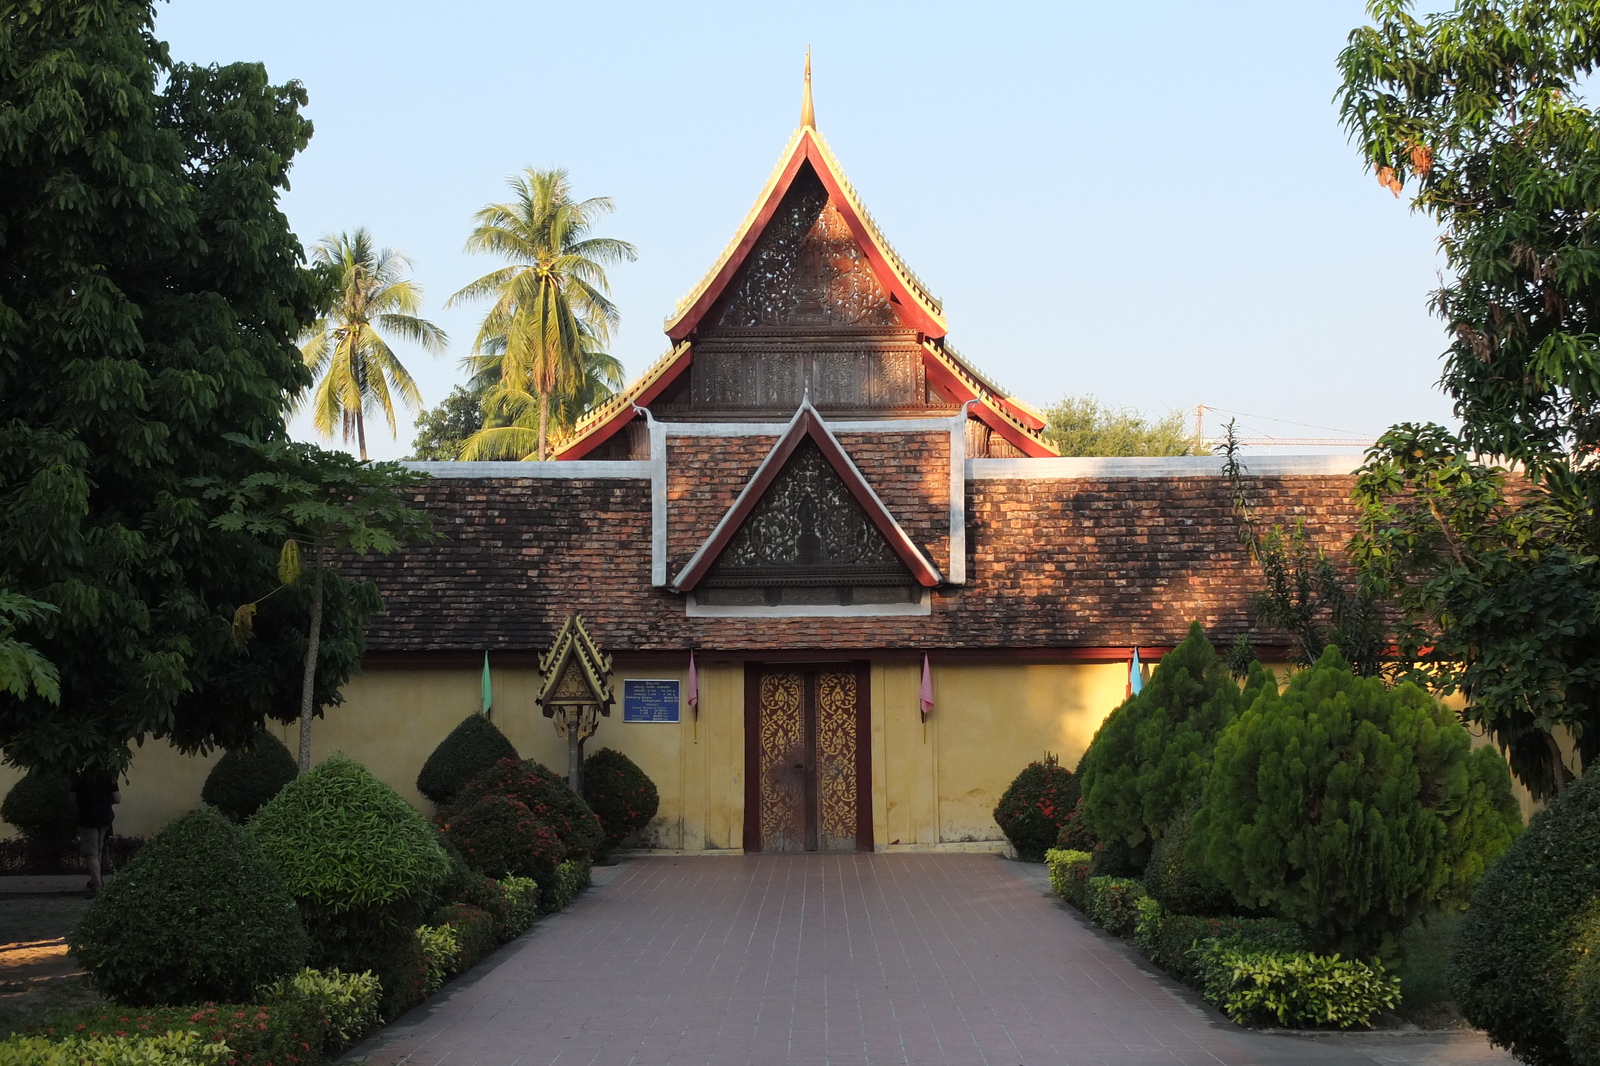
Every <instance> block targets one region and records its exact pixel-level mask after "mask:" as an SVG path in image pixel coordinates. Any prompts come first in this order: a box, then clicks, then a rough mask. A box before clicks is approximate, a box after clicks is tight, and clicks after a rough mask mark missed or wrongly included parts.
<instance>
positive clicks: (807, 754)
mask: <svg viewBox="0 0 1600 1066" xmlns="http://www.w3.org/2000/svg"><path fill="white" fill-rule="evenodd" d="M869 677H870V672H869V670H868V666H867V664H866V663H824V664H809V663H808V664H793V665H791V664H782V663H768V664H761V663H751V664H748V665H747V666H746V667H745V805H744V848H745V850H746V851H871V850H872V751H871V739H872V729H871V725H870V723H871V715H870V707H869V705H868V691H869V689H868V680H869Z"/></svg>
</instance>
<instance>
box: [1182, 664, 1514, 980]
mask: <svg viewBox="0 0 1600 1066" xmlns="http://www.w3.org/2000/svg"><path fill="white" fill-rule="evenodd" d="M1521 821H1522V820H1521V816H1520V813H1519V810H1518V808H1517V804H1516V801H1515V799H1513V798H1512V795H1511V779H1510V773H1509V771H1508V770H1507V769H1506V765H1505V760H1503V759H1501V758H1500V756H1499V754H1498V753H1497V752H1496V751H1495V750H1494V749H1493V748H1489V747H1483V748H1478V749H1476V750H1473V749H1472V746H1471V738H1470V737H1468V735H1467V731H1466V730H1465V729H1463V728H1462V727H1461V725H1460V723H1459V722H1457V721H1456V719H1455V716H1454V715H1452V714H1451V713H1450V712H1449V711H1447V710H1445V709H1444V708H1443V707H1440V706H1439V705H1438V704H1437V703H1435V702H1434V700H1433V698H1432V697H1431V696H1429V695H1428V694H1427V693H1426V692H1424V691H1423V690H1422V689H1420V688H1418V687H1416V686H1415V685H1410V684H1403V685H1397V686H1396V687H1394V688H1388V687H1386V686H1385V685H1384V683H1383V682H1382V681H1381V680H1379V679H1378V678H1362V677H1357V676H1356V675H1355V674H1354V673H1353V672H1352V671H1351V669H1350V665H1349V663H1347V662H1346V661H1345V660H1344V659H1343V658H1342V657H1341V656H1340V655H1339V653H1338V651H1337V650H1336V649H1331V648H1330V649H1329V650H1328V651H1327V652H1326V653H1324V654H1323V656H1322V658H1321V659H1319V660H1318V661H1317V663H1316V665H1315V666H1313V667H1312V668H1311V669H1309V670H1303V671H1301V672H1300V673H1298V674H1296V675H1295V676H1294V677H1293V678H1292V679H1291V680H1290V682H1289V686H1288V688H1287V690H1286V691H1285V692H1284V693H1283V695H1281V696H1280V695H1279V694H1278V693H1277V692H1276V691H1275V690H1273V689H1270V688H1269V689H1264V690H1263V691H1262V692H1261V694H1260V696H1259V697H1258V698H1257V699H1256V701H1255V703H1253V704H1252V705H1251V707H1250V709H1249V710H1247V711H1245V712H1244V713H1243V714H1242V715H1240V716H1239V718H1238V720H1237V721H1235V722H1234V723H1233V724H1232V725H1230V726H1229V727H1228V728H1227V730H1225V731H1224V732H1223V734H1222V736H1221V737H1220V738H1219V739H1218V740H1217V745H1216V749H1215V751H1214V753H1213V756H1212V770H1211V775H1210V778H1209V779H1208V780H1207V782H1206V788H1205V796H1204V800H1203V803H1202V805H1201V808H1200V811H1199V813H1198V814H1197V815H1196V816H1195V819H1194V834H1195V842H1194V843H1195V847H1196V849H1201V850H1203V853H1204V855H1205V864H1206V867H1207V868H1208V869H1209V870H1210V871H1211V872H1212V873H1213V874H1215V875H1216V876H1217V878H1218V879H1219V880H1221V881H1222V883H1223V884H1224V885H1226V886H1227V887H1228V889H1229V890H1230V891H1231V892H1232V893H1233V896H1234V898H1235V899H1237V900H1238V901H1239V902H1240V903H1242V904H1244V905H1245V906H1248V907H1264V908H1267V909H1269V910H1270V911H1271V912H1272V913H1274V914H1276V915H1278V916H1279V917H1282V918H1287V919H1289V920H1291V921H1294V922H1297V923H1299V924H1300V925H1301V926H1303V927H1304V928H1305V929H1306V931H1307V933H1308V935H1309V936H1310V937H1311V940H1312V945H1313V947H1315V948H1317V949H1318V950H1338V951H1344V952H1346V953H1349V954H1355V955H1370V954H1372V953H1374V952H1375V951H1376V950H1377V949H1378V948H1379V947H1380V945H1382V944H1383V943H1384V942H1385V940H1386V939H1390V938H1392V937H1395V936H1398V935H1399V934H1400V933H1401V932H1402V931H1403V930H1405V929H1406V927H1407V926H1409V925H1411V924H1412V923H1413V922H1415V921H1416V920H1417V918H1419V917H1420V916H1421V915H1422V914H1423V913H1424V912H1426V911H1428V910H1431V909H1433V908H1435V907H1437V906H1439V905H1441V904H1444V903H1447V902H1450V901H1459V900H1465V899H1466V898H1467V896H1468V894H1469V893H1470V892H1471V890H1472V886H1473V884H1474V883H1475V882H1476V881H1477V879H1478V877H1479V875H1480V874H1481V873H1482V871H1483V869H1484V867H1485V866H1486V865H1487V864H1488V863H1490V862H1493V861H1494V859H1495V858H1496V857H1497V856H1498V855H1499V854H1500V853H1501V852H1502V851H1504V850H1505V848H1506V847H1507V846H1508V845H1509V844H1510V843H1511V840H1512V838H1513V836H1514V834H1515V833H1516V832H1517V830H1518V829H1520V828H1521Z"/></svg>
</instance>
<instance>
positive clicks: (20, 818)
mask: <svg viewBox="0 0 1600 1066" xmlns="http://www.w3.org/2000/svg"><path fill="white" fill-rule="evenodd" d="M0 819H4V820H5V821H7V822H10V823H11V824H12V825H14V826H16V827H17V831H18V832H19V833H21V834H22V837H23V839H24V841H25V842H26V843H27V849H28V855H29V861H30V862H32V863H43V864H45V865H51V866H53V865H54V864H55V863H56V862H58V861H60V854H61V852H62V851H63V850H64V849H65V848H66V846H67V845H68V844H70V843H71V842H72V841H74V840H75V839H77V836H78V808H77V805H76V803H74V801H73V798H72V783H71V782H70V781H69V780H68V779H67V778H66V776H65V775H63V774H58V773H52V772H51V771H49V770H29V771H28V772H27V773H26V774H25V775H23V777H22V780H20V781H18V782H17V783H16V784H14V785H12V786H11V791H9V792H7V793H6V798H5V800H4V801H0Z"/></svg>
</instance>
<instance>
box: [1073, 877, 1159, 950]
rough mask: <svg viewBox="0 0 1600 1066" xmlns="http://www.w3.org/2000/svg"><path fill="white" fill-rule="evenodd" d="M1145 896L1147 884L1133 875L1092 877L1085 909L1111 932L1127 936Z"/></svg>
mask: <svg viewBox="0 0 1600 1066" xmlns="http://www.w3.org/2000/svg"><path fill="white" fill-rule="evenodd" d="M1144 898H1145V893H1144V886H1143V885H1141V884H1140V883H1139V882H1137V881H1135V880H1134V879H1133V878H1131V877H1091V878H1089V884H1088V892H1087V899H1086V901H1085V905H1084V908H1083V912H1084V913H1085V914H1087V915H1088V916H1089V920H1090V921H1091V922H1093V923H1094V924H1095V925H1098V926H1099V927H1100V928H1102V929H1104V930H1105V931H1106V932H1108V933H1110V934H1111V935H1112V936H1127V935H1128V934H1129V933H1131V932H1133V926H1134V922H1135V921H1136V920H1137V919H1138V917H1139V901H1140V900H1141V899H1144Z"/></svg>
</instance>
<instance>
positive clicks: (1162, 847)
mask: <svg viewBox="0 0 1600 1066" xmlns="http://www.w3.org/2000/svg"><path fill="white" fill-rule="evenodd" d="M1199 810H1200V801H1199V798H1198V797H1196V798H1195V799H1193V800H1191V801H1190V802H1189V803H1188V804H1187V805H1186V806H1185V807H1184V808H1183V810H1181V811H1179V812H1178V813H1177V814H1176V815H1174V816H1173V818H1172V821H1170V822H1168V823H1167V829H1166V832H1164V833H1162V834H1161V838H1160V839H1159V840H1157V841H1156V842H1155V846H1153V847H1152V848H1151V849H1150V862H1149V864H1148V865H1146V866H1145V868H1144V878H1143V880H1144V887H1145V891H1147V892H1149V893H1150V895H1151V896H1153V897H1154V898H1155V899H1157V900H1159V901H1160V902H1161V904H1162V906H1164V907H1166V908H1167V909H1168V910H1170V911H1173V912H1174V913H1177V914H1200V915H1209V914H1230V913H1232V912H1234V911H1235V910H1237V909H1238V903H1236V902H1235V901H1234V898H1233V894H1232V893H1231V892H1229V891H1228V890H1227V888H1226V887H1225V886H1224V885H1223V883H1222V882H1221V881H1219V880H1217V878H1216V875H1214V874H1213V873H1212V872H1211V871H1210V870H1207V869H1206V868H1205V866H1204V865H1203V864H1202V863H1201V862H1199V861H1196V860H1195V859H1194V858H1193V857H1191V856H1190V855H1189V854H1188V849H1189V841H1190V839H1191V836H1192V832H1193V825H1194V816H1195V814H1196V813H1197V812H1198V811H1199ZM1201 858H1203V856H1202V857H1201Z"/></svg>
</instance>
